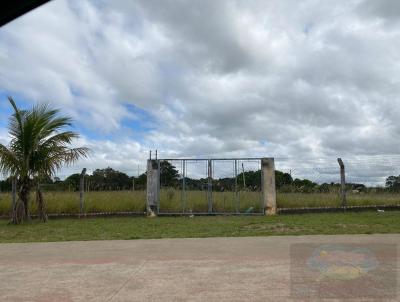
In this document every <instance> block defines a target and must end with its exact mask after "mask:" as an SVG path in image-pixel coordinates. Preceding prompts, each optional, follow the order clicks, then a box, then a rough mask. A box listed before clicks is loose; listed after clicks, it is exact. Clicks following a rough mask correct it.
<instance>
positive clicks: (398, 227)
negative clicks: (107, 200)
mask: <svg viewBox="0 0 400 302" xmlns="http://www.w3.org/2000/svg"><path fill="white" fill-rule="evenodd" d="M399 216H400V212H398V211H394V212H376V211H374V212H363V213H324V214H299V215H277V216H274V217H265V216H241V217H235V216H216V217H193V218H190V217H158V218H144V217H125V218H87V219H57V220H50V221H49V222H48V223H40V222H37V221H34V222H33V223H32V224H23V225H16V226H15V225H8V224H7V223H8V220H6V219H4V220H0V242H33V241H42V242H44V241H71V240H74V241H78V240H111V239H155V238H189V237H192V238H193V237H245V236H270V235H317V234H373V233H378V234H385V233H400V219H399Z"/></svg>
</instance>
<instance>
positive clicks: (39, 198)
mask: <svg viewBox="0 0 400 302" xmlns="http://www.w3.org/2000/svg"><path fill="white" fill-rule="evenodd" d="M36 203H37V207H38V217H39V220H41V221H43V222H46V221H47V214H46V203H45V202H44V199H43V194H42V190H41V189H40V184H37V186H36Z"/></svg>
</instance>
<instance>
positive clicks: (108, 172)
mask: <svg viewBox="0 0 400 302" xmlns="http://www.w3.org/2000/svg"><path fill="white" fill-rule="evenodd" d="M88 180H89V181H90V183H91V187H93V188H94V189H95V190H126V189H129V188H130V187H131V186H132V181H131V179H130V178H129V176H128V175H126V174H125V173H123V172H120V171H117V170H114V169H112V168H110V167H108V168H105V169H96V170H95V171H94V172H93V174H92V175H91V176H89V179H88Z"/></svg>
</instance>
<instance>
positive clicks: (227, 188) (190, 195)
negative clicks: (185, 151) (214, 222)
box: [158, 159, 264, 214]
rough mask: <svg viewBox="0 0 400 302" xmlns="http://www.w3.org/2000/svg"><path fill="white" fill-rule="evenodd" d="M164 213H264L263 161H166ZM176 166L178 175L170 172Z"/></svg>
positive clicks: (161, 204) (161, 206)
mask: <svg viewBox="0 0 400 302" xmlns="http://www.w3.org/2000/svg"><path fill="white" fill-rule="evenodd" d="M159 162H160V200H159V206H158V212H159V213H160V214H194V213H196V214H228V213H229V214H242V213H245V214H251V213H259V214H261V213H263V210H264V209H263V203H262V191H261V159H165V160H163V159H162V160H159ZM171 167H174V168H175V169H176V171H177V175H176V177H175V175H172V174H171V173H170V172H168V170H171Z"/></svg>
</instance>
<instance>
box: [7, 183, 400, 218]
mask: <svg viewBox="0 0 400 302" xmlns="http://www.w3.org/2000/svg"><path fill="white" fill-rule="evenodd" d="M261 197H262V196H261V192H249V191H240V192H238V199H236V196H235V193H234V192H229V191H227V192H212V198H213V209H214V211H216V212H236V207H238V209H239V211H240V212H241V213H243V212H245V211H246V210H248V209H250V208H252V211H253V212H262V207H261ZM44 198H45V201H46V204H47V212H48V213H52V214H62V213H64V214H76V213H79V193H78V192H45V193H44ZM31 200H32V202H31V212H32V214H35V213H36V204H35V202H33V200H34V195H33V194H32V196H31ZM145 201H146V192H145V191H103V192H86V193H85V202H84V205H85V211H86V213H94V212H128V211H129V212H143V211H144V209H145ZM207 204H208V203H207V193H206V191H187V192H186V202H185V198H184V196H183V195H182V193H181V192H180V191H178V190H174V189H163V190H161V193H160V210H161V212H165V213H172V212H176V213H181V212H182V211H183V210H184V211H185V212H186V213H190V212H197V213H199V212H207V211H208V206H207ZM277 204H278V207H279V208H301V207H337V206H340V201H339V196H338V194H335V193H279V192H278V194H277ZM347 204H348V205H349V206H352V205H399V204H400V194H393V193H386V192H384V193H368V194H352V193H348V194H347ZM10 206H11V194H10V193H4V192H3V193H0V215H3V216H4V215H8V214H9V213H10Z"/></svg>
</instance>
